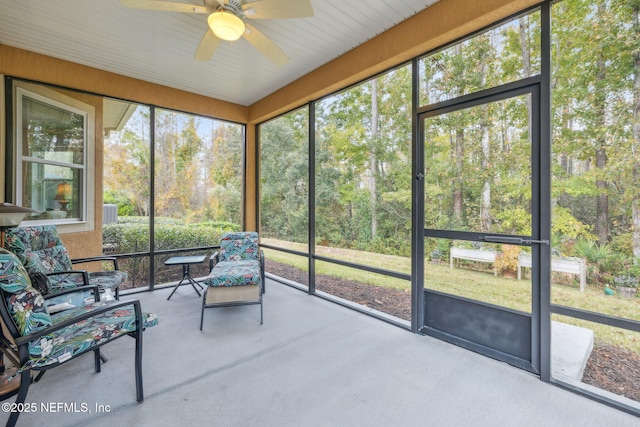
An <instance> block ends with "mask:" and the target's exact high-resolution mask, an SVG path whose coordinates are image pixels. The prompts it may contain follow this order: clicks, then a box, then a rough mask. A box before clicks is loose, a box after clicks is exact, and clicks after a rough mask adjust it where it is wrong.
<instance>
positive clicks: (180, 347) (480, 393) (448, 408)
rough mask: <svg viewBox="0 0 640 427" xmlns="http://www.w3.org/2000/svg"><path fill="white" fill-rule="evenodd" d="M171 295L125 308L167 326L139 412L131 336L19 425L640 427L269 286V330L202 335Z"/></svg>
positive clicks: (239, 317) (87, 360) (451, 349)
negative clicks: (139, 309)
mask: <svg viewBox="0 0 640 427" xmlns="http://www.w3.org/2000/svg"><path fill="white" fill-rule="evenodd" d="M170 291H171V290H170V289H165V290H160V291H155V292H154V293H145V294H137V295H135V296H125V297H123V299H125V298H134V297H135V298H139V299H140V300H141V301H142V307H143V310H145V311H153V312H155V313H156V314H158V316H159V319H160V324H159V325H158V326H156V327H154V328H150V329H148V330H147V331H146V332H145V334H144V391H145V401H144V402H143V403H141V404H138V403H137V402H136V400H135V383H134V373H133V358H134V354H133V343H134V341H133V340H132V339H130V338H128V337H124V338H121V339H119V340H117V341H115V342H113V343H110V344H108V345H107V346H105V347H104V352H105V354H106V355H107V356H108V357H109V359H110V360H109V362H108V363H106V364H104V365H103V369H102V372H101V373H99V374H96V373H95V372H93V357H92V355H87V356H84V357H82V358H79V359H78V360H75V361H71V362H70V363H67V364H66V365H63V366H61V367H59V368H56V369H53V370H51V371H50V372H48V373H47V374H46V375H45V376H44V377H43V379H42V380H41V381H40V382H39V383H35V384H33V385H32V386H31V388H30V391H29V395H28V396H27V403H35V404H36V405H35V409H36V410H35V412H32V413H23V414H22V415H21V416H20V419H19V421H18V425H22V426H73V425H87V426H89V425H90V426H178V425H180V426H190V427H193V426H260V427H268V426H296V427H298V426H518V427H527V426H536V427H539V426H545V427H552V426H563V427H567V426H580V427H585V426H616V427H622V426H638V425H640V421H639V419H638V418H636V417H634V416H632V415H629V414H627V413H624V412H622V411H619V410H616V409H614V408H611V407H608V406H606V405H603V404H601V403H598V402H595V401H592V400H589V399H587V398H585V397H582V396H580V395H577V394H574V393H571V392H569V391H566V390H564V389H561V388H559V387H556V386H553V385H550V384H545V383H543V382H541V381H540V380H539V379H538V378H537V377H536V376H534V375H531V374H529V373H526V372H524V371H522V370H519V369H516V368H513V367H511V366H508V365H505V364H503V363H500V362H497V361H495V360H493V359H490V358H487V357H484V356H480V355H478V354H475V353H473V352H470V351H467V350H464V349H462V348H459V347H456V346H453V345H450V344H447V343H444V342H442V341H438V340H436V339H433V338H430V337H424V336H420V335H416V334H412V333H410V332H407V331H405V330H403V329H401V328H398V327H396V326H393V325H390V324H387V323H385V322H382V321H380V320H377V319H374V318H372V317H370V316H366V315H363V314H360V313H358V312H356V311H353V310H349V309H348V308H344V307H341V306H339V305H337V304H334V303H331V302H328V301H325V300H323V299H320V298H316V297H312V296H309V295H307V294H305V293H304V292H301V291H299V290H296V289H293V288H290V287H288V286H285V285H282V284H279V283H276V282H273V281H268V284H267V293H266V294H265V303H264V309H265V322H264V324H263V325H260V323H259V306H244V307H234V308H213V309H207V310H205V319H204V330H203V331H200V330H199V322H200V301H201V300H200V299H199V298H197V297H196V294H195V292H194V291H193V289H192V288H191V287H186V286H185V287H181V288H180V289H179V290H178V291H177V292H176V294H175V295H174V296H173V297H172V298H171V300H170V301H167V300H166V298H167V296H168V295H169V293H170ZM11 401H12V400H7V401H5V402H11ZM3 403H4V402H3ZM59 403H60V404H61V405H62V406H57V405H58V404H59ZM41 404H45V406H47V407H50V408H51V407H54V408H59V409H60V412H57V413H52V412H45V411H44V410H43V408H42V405H41ZM64 404H66V405H67V408H66V409H65V408H64ZM73 405H75V409H76V410H77V411H73V409H74V407H73ZM85 408H86V409H87V411H86V412H83V411H84V409H85ZM96 408H102V411H99V410H96ZM3 417H4V418H3ZM6 418H7V414H5V413H0V421H4V420H6Z"/></svg>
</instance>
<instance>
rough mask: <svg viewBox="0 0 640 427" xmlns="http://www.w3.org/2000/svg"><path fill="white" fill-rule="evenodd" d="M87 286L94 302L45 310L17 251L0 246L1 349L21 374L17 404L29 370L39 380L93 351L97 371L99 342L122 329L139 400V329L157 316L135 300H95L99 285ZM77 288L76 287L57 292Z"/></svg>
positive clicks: (21, 399)
mask: <svg viewBox="0 0 640 427" xmlns="http://www.w3.org/2000/svg"><path fill="white" fill-rule="evenodd" d="M91 288H92V289H93V292H94V295H96V301H95V302H93V303H90V304H87V305H86V306H82V307H76V308H72V309H69V310H65V311H62V312H59V313H56V314H49V312H48V310H47V306H46V303H45V298H44V297H43V296H42V295H41V294H40V292H38V291H37V290H36V289H35V288H34V287H32V286H31V281H30V279H29V275H28V273H27V272H26V270H25V269H24V267H23V265H22V263H21V262H20V260H19V259H18V257H17V256H16V255H15V254H13V253H11V252H8V251H6V250H4V249H1V248H0V298H1V302H0V320H1V322H2V330H3V331H4V337H3V339H2V350H3V353H4V354H5V355H6V356H7V358H8V359H9V360H10V361H11V362H13V364H14V365H15V366H16V367H17V368H18V374H19V375H20V387H19V388H18V389H17V390H16V391H14V392H13V393H12V394H17V398H16V405H15V407H16V408H21V407H23V406H24V405H23V403H24V402H25V400H26V397H27V392H28V390H29V386H30V384H31V382H32V380H31V371H40V373H39V375H38V376H37V377H36V378H35V380H34V381H38V380H39V379H40V377H41V376H42V374H43V373H44V371H46V370H47V369H51V368H54V367H56V366H59V365H61V364H63V363H66V362H67V361H69V360H73V359H75V358H76V357H78V356H80V355H82V354H85V353H87V352H89V351H93V352H94V359H95V371H96V372H100V370H101V365H100V362H101V359H100V347H102V346H103V345H105V344H107V343H109V342H111V341H113V340H115V339H117V338H120V337H122V336H126V335H129V336H132V337H133V338H135V340H136V345H135V382H136V398H137V401H138V402H142V401H143V399H144V396H143V390H142V331H143V330H144V329H145V328H148V327H151V326H155V325H156V324H157V322H158V319H157V317H156V316H155V315H154V314H150V313H143V312H142V311H141V309H140V302H139V301H137V300H134V301H126V302H121V301H110V302H104V301H100V293H99V291H98V287H97V286H92V287H91ZM78 291H79V290H78V289H77V288H76V289H67V290H64V291H61V292H62V293H66V292H78ZM14 381H17V379H14ZM19 415H20V412H12V413H11V415H10V417H9V421H8V423H7V425H8V426H13V425H15V423H16V422H17V419H18V416H19Z"/></svg>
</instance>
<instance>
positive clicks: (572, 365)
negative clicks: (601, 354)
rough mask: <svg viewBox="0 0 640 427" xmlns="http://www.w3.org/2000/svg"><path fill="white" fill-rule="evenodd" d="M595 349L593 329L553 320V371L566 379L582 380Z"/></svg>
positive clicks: (560, 377)
mask: <svg viewBox="0 0 640 427" xmlns="http://www.w3.org/2000/svg"><path fill="white" fill-rule="evenodd" d="M591 350H593V331H592V330H591V329H587V328H581V327H579V326H574V325H569V324H567V323H562V322H551V372H553V377H554V378H558V379H561V380H564V381H581V380H582V374H583V373H584V368H585V367H586V366H587V361H588V360H589V356H590V355H591Z"/></svg>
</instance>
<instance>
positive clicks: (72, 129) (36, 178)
mask: <svg viewBox="0 0 640 427" xmlns="http://www.w3.org/2000/svg"><path fill="white" fill-rule="evenodd" d="M15 94H16V98H15V101H16V104H15V110H14V111H15V117H16V122H15V123H16V126H15V129H16V134H15V137H16V139H15V141H16V144H15V154H16V163H15V168H16V169H15V170H16V177H17V179H16V187H15V188H16V202H17V203H18V204H19V205H22V206H26V207H30V208H32V209H35V210H36V211H38V213H36V214H33V215H31V216H30V217H28V218H27V219H26V221H30V222H31V221H37V222H45V223H47V222H53V223H59V224H79V223H87V221H88V217H89V209H88V208H89V207H91V206H93V202H92V200H93V196H92V195H89V194H88V192H89V191H88V189H90V188H91V187H90V186H89V185H88V184H89V181H91V182H92V181H93V179H92V178H91V177H88V174H89V171H88V169H87V165H89V164H91V163H92V162H93V160H92V159H93V145H94V143H93V140H94V138H95V137H94V134H93V132H92V129H94V122H95V113H94V108H93V107H92V106H90V105H87V104H84V103H82V102H80V101H78V100H75V99H73V98H70V97H68V96H65V95H62V94H61V93H59V92H56V91H53V90H51V89H48V88H45V87H42V86H39V85H27V84H17V85H16V88H15ZM78 231H80V230H78Z"/></svg>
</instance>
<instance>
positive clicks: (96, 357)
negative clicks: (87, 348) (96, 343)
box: [93, 348, 102, 372]
mask: <svg viewBox="0 0 640 427" xmlns="http://www.w3.org/2000/svg"><path fill="white" fill-rule="evenodd" d="M93 361H94V364H95V365H96V372H100V371H101V370H102V367H101V366H100V362H101V357H100V349H99V348H98V349H96V350H93Z"/></svg>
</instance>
